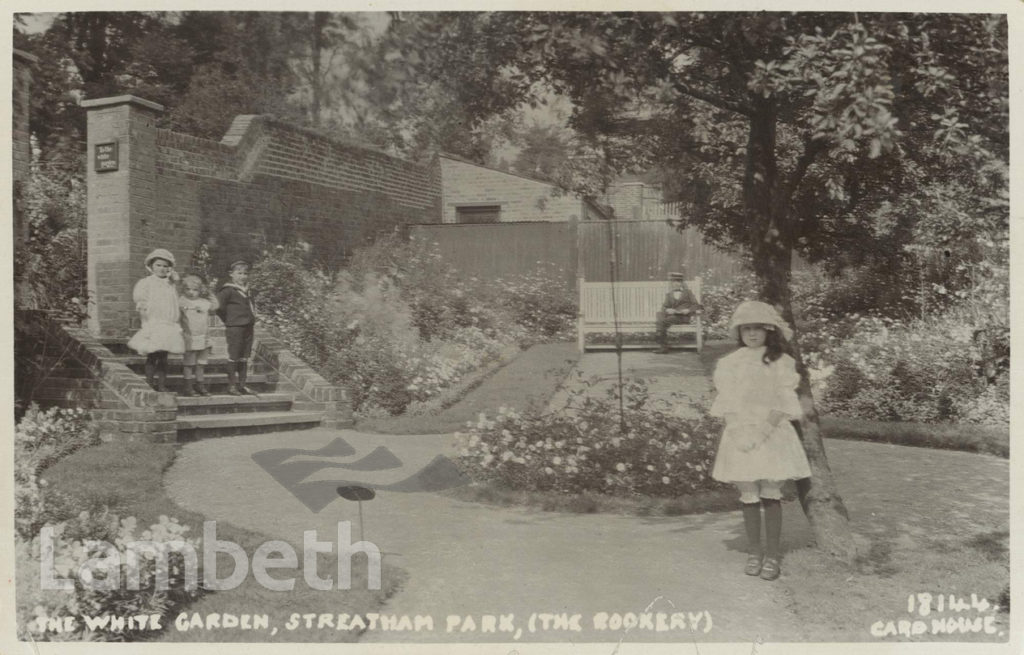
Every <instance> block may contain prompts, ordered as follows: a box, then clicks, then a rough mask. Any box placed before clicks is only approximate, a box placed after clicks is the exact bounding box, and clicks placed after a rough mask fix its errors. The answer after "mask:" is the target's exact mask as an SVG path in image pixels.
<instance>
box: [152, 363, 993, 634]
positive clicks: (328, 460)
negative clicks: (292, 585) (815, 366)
mask: <svg viewBox="0 0 1024 655" xmlns="http://www.w3.org/2000/svg"><path fill="white" fill-rule="evenodd" d="M638 355H639V357H637V358H634V359H635V361H633V362H631V366H633V367H634V369H640V370H642V369H644V367H648V366H653V367H660V366H662V365H663V364H662V363H661V362H664V366H665V367H666V371H665V372H668V368H669V366H670V364H671V363H672V362H673V361H674V363H675V371H676V376H675V377H674V380H673V377H672V376H666V375H663V376H661V377H662V379H663V380H664V382H662V383H659V385H661V386H659V387H658V389H661V388H662V386H664V388H665V389H669V390H674V389H677V388H682V389H691V390H694V391H698V390H699V392H700V393H704V392H706V390H707V382H706V379H705V378H704V376H703V371H702V370H701V369H700V365H699V362H698V361H697V359H696V355H693V354H690V353H676V354H672V355H667V356H664V357H662V358H659V359H657V360H650V359H649V358H652V357H656V356H654V355H650V354H638ZM645 355H646V358H645ZM602 357H603V355H595V358H602ZM612 357H613V358H614V356H613V355H612ZM590 358H591V356H590V355H587V356H586V357H584V358H583V359H582V360H581V367H582V368H583V369H584V371H587V370H588V368H587V367H588V366H589V367H591V370H597V372H598V373H599V374H600V373H601V370H605V371H607V366H604V367H603V368H602V365H603V364H605V363H606V362H592V360H591V359H590ZM680 371H686V372H687V374H686V375H680ZM697 377H699V378H700V380H693V379H691V378H697ZM325 447H326V448H325ZM826 448H827V450H828V455H829V461H830V463H831V465H832V468H833V471H834V473H835V477H836V481H837V484H838V486H839V489H840V492H841V493H842V495H843V497H844V499H845V500H846V503H847V506H848V507H849V509H850V513H851V517H850V518H851V522H852V525H853V528H854V531H855V532H856V533H857V535H858V538H860V539H866V538H867V537H869V536H870V535H872V534H875V533H878V532H880V531H885V532H887V533H888V535H889V536H895V537H896V538H904V537H905V538H908V539H921V538H924V537H926V536H927V535H928V534H929V533H932V532H936V531H941V532H942V533H945V531H946V526H947V525H948V523H944V521H947V522H948V521H958V520H969V521H970V522H971V524H972V525H974V524H977V525H989V526H1002V525H1007V524H1008V518H1007V517H1008V497H1009V471H1008V462H1007V461H1006V460H1003V459H998V458H995V457H990V456H985V455H974V454H968V453H958V452H950V451H937V450H929V449H921V448H909V447H902V446H891V445H884V444H873V443H860V442H846V441H827V442H826ZM285 449H294V450H292V451H286V450H285ZM303 451H305V452H303ZM318 451H319V452H318ZM454 455H455V445H454V443H453V439H452V437H451V436H450V435H418V436H417V435H404V436H396V435H378V434H366V433H360V432H355V431H351V430H322V429H321V430H310V431H297V432H287V433H274V434H265V435H254V436H242V437H229V438H221V439H211V440H207V441H202V442H197V443H191V444H187V445H184V446H182V447H181V449H180V452H179V454H178V457H177V460H176V461H175V464H174V465H173V466H172V467H171V468H170V469H169V470H168V472H167V474H166V476H165V485H166V488H167V491H168V494H169V496H170V497H171V498H173V499H174V500H175V501H176V502H177V503H179V504H180V505H182V506H183V507H186V508H188V509H191V510H195V511H197V512H201V513H203V514H205V515H206V516H207V517H208V518H209V519H214V520H217V521H225V522H229V523H232V524H235V525H238V526H240V527H244V528H249V529H252V530H257V531H259V532H262V533H264V534H266V535H268V537H271V538H278V539H283V540H285V541H289V542H291V543H293V544H301V541H302V534H303V532H304V531H306V530H313V529H315V530H316V531H317V535H318V536H317V538H318V539H320V540H322V541H323V540H327V541H330V542H332V543H337V540H336V539H335V537H334V536H333V535H335V534H336V530H337V524H338V522H339V521H350V522H351V524H352V532H353V540H355V539H357V538H359V534H360V532H359V530H360V526H359V512H358V506H357V505H356V503H353V502H349V501H345V500H342V499H339V498H337V497H336V496H331V494H333V489H334V487H336V486H337V485H340V484H358V485H364V486H368V487H373V488H376V489H377V495H376V498H375V499H373V500H370V501H366V502H365V503H363V507H362V509H363V518H364V521H365V523H364V525H363V526H362V530H363V531H364V533H365V539H366V540H368V541H371V542H373V543H374V544H376V545H377V547H378V548H379V549H380V550H381V551H383V553H384V557H385V558H387V559H388V560H389V561H390V562H392V563H394V564H396V565H397V566H399V567H401V568H402V569H404V570H405V571H406V572H407V574H408V578H407V580H406V581H405V583H404V584H403V587H402V589H400V590H399V591H398V592H397V593H396V594H395V595H394V596H393V597H392V598H391V599H390V600H389V601H388V603H387V605H386V606H385V607H384V608H383V609H382V613H383V614H387V615H396V616H401V615H408V616H410V617H413V616H416V615H420V616H423V615H430V616H431V617H432V619H433V630H431V631H426V630H421V631H418V632H413V631H390V630H370V631H367V632H366V634H365V635H364V636H363V639H362V641H366V642H403V641H404V642H514V641H516V640H518V641H531V642H563V643H566V642H573V643H585V642H618V641H620V640H621V641H625V642H649V641H671V642H690V641H696V642H723V641H728V642H747V643H753V642H756V641H758V640H760V641H763V642H778V641H802V640H806V639H809V638H813V639H815V640H816V639H821V638H825V639H827V635H821V634H820V632H815V631H812V630H810V627H809V626H805V625H804V624H803V622H802V621H801V620H800V618H799V617H798V616H797V614H796V613H795V611H794V606H795V604H794V603H793V599H792V598H789V597H788V596H787V592H786V587H785V585H783V584H781V583H770V582H765V581H762V580H760V579H758V578H752V577H748V576H745V575H743V573H742V569H743V564H744V561H745V559H746V556H745V554H744V552H743V548H744V543H745V539H744V537H743V531H742V519H741V516H740V513H739V512H738V511H734V512H723V513H718V514H704V515H691V516H679V517H640V516H619V515H607V514H605V515H580V514H566V513H556V512H543V511H539V510H530V509H523V508H514V507H495V506H489V505H482V504H477V503H470V502H465V501H459V500H456V499H454V498H452V497H450V496H448V495H445V494H444V493H443V488H444V487H445V486H448V485H451V484H456V483H458V482H459V480H458V479H457V474H456V472H455V471H454V468H453V467H451V466H449V464H450V461H449V460H450V458H452V457H453V456H454ZM254 456H255V458H254ZM289 467H290V468H289ZM385 487H386V489H385ZM324 489H326V490H327V492H329V493H328V494H327V495H326V496H325V495H324V491H323V490H324ZM951 489H953V490H955V493H950V491H951ZM438 491H440V493H438ZM321 505H323V506H322V507H321ZM783 513H784V526H783V548H784V549H785V550H793V549H796V548H801V547H803V546H805V545H807V544H808V543H810V539H811V533H810V530H809V526H808V525H807V522H806V519H805V518H804V516H803V513H802V511H801V510H800V507H799V504H797V503H795V502H789V503H786V504H785V507H784V510H783ZM323 574H324V572H321V575H323ZM794 575H795V576H799V575H800V572H799V571H791V570H789V569H787V567H786V563H785V562H783V581H784V580H785V578H786V576H794ZM297 584H302V581H301V579H299V580H298V581H297ZM324 593H325V594H330V593H344V592H342V591H334V592H324ZM330 611H331V603H330V599H329V596H327V597H326V598H325V602H324V612H330ZM630 612H632V613H636V614H643V613H645V612H646V613H650V614H649V619H650V623H647V622H646V621H645V622H643V623H640V624H639V625H637V626H635V627H632V628H631V629H626V628H625V627H623V626H622V625H620V624H619V623H617V620H618V619H617V618H616V617H620V618H621V617H623V616H624V615H625V614H626V613H630ZM658 613H665V616H664V617H663V619H662V620H663V621H664V623H663V624H659V623H658V616H657V614H658ZM678 613H682V614H678ZM510 614H511V615H513V617H512V618H511V619H508V620H507V622H504V623H502V622H500V621H499V622H498V623H497V628H498V630H497V631H496V632H490V631H487V625H488V624H487V619H485V618H484V617H483V615H505V617H506V618H507V616H508V615H510ZM548 614H550V615H556V616H558V617H564V618H565V619H566V622H565V623H556V622H555V619H553V618H552V619H548V623H547V624H546V629H545V619H544V617H543V616H542V615H548ZM450 615H451V616H456V617H461V618H458V619H452V622H453V626H452V631H449V630H448V627H449V623H448V617H449V616H450ZM574 615H579V617H578V619H577V620H578V624H577V623H576V620H573V616H574ZM673 615H674V618H675V622H673ZM467 616H468V617H472V619H471V620H472V624H471V623H470V622H469V621H468V620H467V619H466V618H465V617H467ZM531 618H532V621H531ZM509 626H511V627H512V629H513V632H502V631H501V628H503V627H509ZM577 627H578V629H577ZM865 630H867V626H865ZM296 640H301V636H300V635H298V634H297V635H296Z"/></svg>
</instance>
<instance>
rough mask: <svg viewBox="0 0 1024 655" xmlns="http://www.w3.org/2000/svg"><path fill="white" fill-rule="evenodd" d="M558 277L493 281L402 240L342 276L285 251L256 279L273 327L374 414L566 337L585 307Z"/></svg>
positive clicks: (259, 265)
mask: <svg viewBox="0 0 1024 655" xmlns="http://www.w3.org/2000/svg"><path fill="white" fill-rule="evenodd" d="M557 274H558V273H557V271H549V270H540V271H538V272H536V273H533V274H531V275H527V276H523V277H521V278H516V279H511V280H505V281H500V280H499V281H495V282H492V283H490V284H487V285H485V284H483V283H482V282H480V281H479V280H475V279H472V278H470V279H462V278H460V276H458V275H457V274H456V273H455V271H454V269H452V268H451V266H449V265H448V264H446V263H445V262H444V261H442V260H441V258H440V256H439V255H438V254H437V252H436V250H435V249H432V248H429V247H426V246H425V245H424V244H422V243H418V242H417V243H407V242H405V241H403V240H402V239H400V238H399V237H398V236H396V235H392V236H387V237H384V238H382V239H380V240H379V241H378V242H375V243H374V244H371V245H369V246H367V247H365V248H362V249H359V250H357V251H355V253H353V255H352V257H351V258H350V259H349V261H348V263H347V266H346V268H345V269H344V270H342V271H340V272H339V273H337V274H335V275H328V274H327V273H325V272H323V271H319V270H316V269H315V268H313V267H311V266H310V265H309V264H308V262H307V252H306V249H305V248H303V247H302V246H301V244H296V245H292V246H278V247H276V248H274V249H272V250H270V251H267V252H265V253H264V254H263V256H262V257H261V258H260V260H259V261H258V262H256V264H255V265H254V267H253V272H252V280H253V287H254V288H255V289H256V291H257V303H258V307H259V311H260V317H261V320H262V321H263V323H264V325H266V326H267V327H269V328H270V329H271V330H272V331H273V332H274V333H275V334H276V335H278V336H279V338H281V339H282V341H284V343H285V344H286V345H287V346H288V347H289V348H290V349H291V350H293V351H294V352H295V353H296V354H297V355H298V356H299V357H301V358H303V359H304V360H305V361H306V362H307V363H309V364H310V365H311V366H313V367H314V368H315V369H317V370H318V371H319V372H320V373H321V374H322V375H323V376H324V377H325V378H327V379H328V380H330V381H331V382H333V383H335V384H343V385H345V386H347V387H348V389H349V391H350V394H351V398H352V401H353V407H354V409H355V410H356V411H358V412H359V413H360V414H362V415H372V414H381V413H384V414H399V413H401V412H403V411H404V410H405V409H406V408H407V407H408V406H409V405H410V404H412V403H417V404H422V403H424V402H425V401H428V400H430V399H431V398H435V397H437V396H438V395H439V394H441V392H442V391H444V390H445V389H449V388H451V387H452V386H454V385H455V384H457V383H458V382H459V380H461V379H462V378H463V377H464V376H465V375H466V374H468V373H469V372H471V371H474V370H477V369H479V368H480V367H482V366H484V365H486V364H487V363H489V362H491V361H493V360H494V359H495V358H496V357H498V356H499V354H500V353H501V352H503V350H505V349H506V347H507V346H508V345H510V344H520V345H527V344H530V343H533V342H536V341H538V340H542V339H551V338H556V337H562V336H566V335H567V334H568V332H569V331H570V330H571V326H572V319H573V318H574V317H575V312H576V310H575V305H573V304H572V300H571V298H569V294H568V293H566V292H564V291H563V289H564V285H563V284H561V283H559V285H552V284H551V283H550V280H551V276H553V275H557Z"/></svg>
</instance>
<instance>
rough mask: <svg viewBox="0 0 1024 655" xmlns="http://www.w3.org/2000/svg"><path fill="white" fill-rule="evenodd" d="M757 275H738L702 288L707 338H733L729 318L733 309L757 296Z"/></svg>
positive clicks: (703, 317)
mask: <svg viewBox="0 0 1024 655" xmlns="http://www.w3.org/2000/svg"><path fill="white" fill-rule="evenodd" d="M757 289H758V285H757V277H756V276H755V275H754V274H753V273H745V274H743V275H737V276H736V277H734V278H733V279H731V280H729V281H728V282H725V283H720V284H708V285H705V286H704V288H703V289H701V298H700V302H701V305H703V307H704V314H703V316H702V321H701V322H702V324H703V326H704V334H705V338H706V339H731V338H732V337H731V336H730V335H729V331H728V329H729V319H730V318H731V317H732V313H733V311H734V310H735V309H736V307H737V306H738V305H739V304H740V303H741V302H743V301H744V300H753V299H756V298H757Z"/></svg>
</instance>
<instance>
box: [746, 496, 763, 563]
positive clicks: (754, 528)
mask: <svg viewBox="0 0 1024 655" xmlns="http://www.w3.org/2000/svg"><path fill="white" fill-rule="evenodd" d="M743 527H745V528H746V530H747V553H748V554H750V555H757V556H760V555H761V504H760V503H743ZM755 575H756V574H755Z"/></svg>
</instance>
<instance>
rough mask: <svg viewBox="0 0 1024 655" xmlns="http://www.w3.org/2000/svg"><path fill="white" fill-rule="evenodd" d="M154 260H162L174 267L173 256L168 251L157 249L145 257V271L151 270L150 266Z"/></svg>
mask: <svg viewBox="0 0 1024 655" xmlns="http://www.w3.org/2000/svg"><path fill="white" fill-rule="evenodd" d="M154 259H163V260H165V261H168V262H170V263H171V266H174V255H172V254H171V251H170V250H164V249H163V248H157V249H156V250H154V251H153V252H151V253H149V254H148V255H146V270H152V269H151V268H150V266H151V265H152V264H153V260H154Z"/></svg>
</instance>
